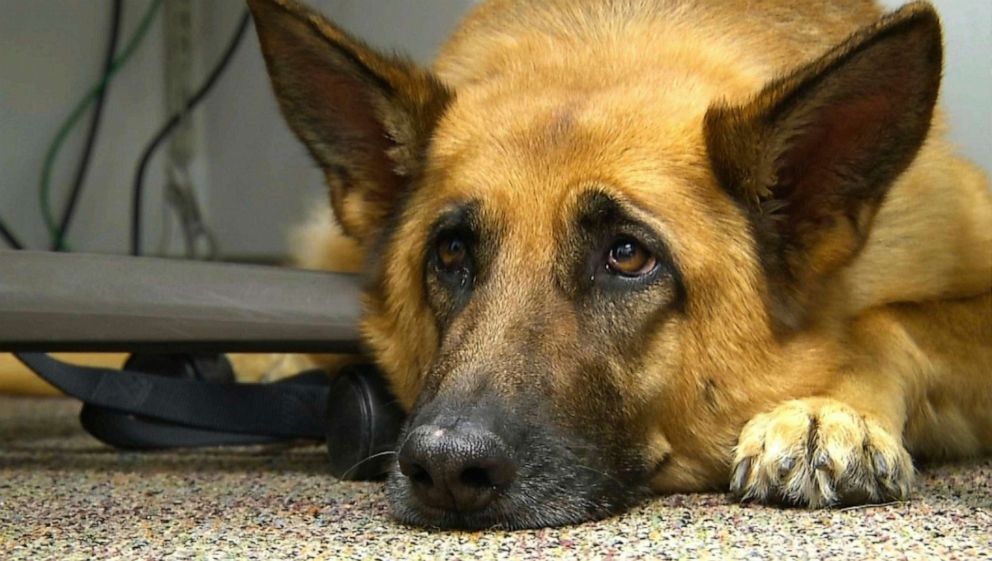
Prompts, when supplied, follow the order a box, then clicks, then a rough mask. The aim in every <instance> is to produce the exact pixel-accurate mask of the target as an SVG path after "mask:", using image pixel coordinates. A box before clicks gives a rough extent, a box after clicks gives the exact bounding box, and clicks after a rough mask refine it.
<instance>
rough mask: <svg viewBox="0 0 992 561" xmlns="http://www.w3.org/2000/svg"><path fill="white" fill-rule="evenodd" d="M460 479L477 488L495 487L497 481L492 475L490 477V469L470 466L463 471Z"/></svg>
mask: <svg viewBox="0 0 992 561" xmlns="http://www.w3.org/2000/svg"><path fill="white" fill-rule="evenodd" d="M460 479H461V480H462V483H463V484H464V485H466V486H468V487H475V488H480V489H481V488H486V487H495V486H496V485H495V483H493V480H492V478H491V477H489V470H487V469H486V468H484V467H477V466H473V467H469V468H466V469H465V471H463V472H462V474H461V476H460Z"/></svg>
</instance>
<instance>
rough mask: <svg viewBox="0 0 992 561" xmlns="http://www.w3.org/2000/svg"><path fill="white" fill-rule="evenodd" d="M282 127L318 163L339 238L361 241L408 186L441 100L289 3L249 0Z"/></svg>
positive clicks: (435, 87) (405, 67) (404, 68)
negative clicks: (287, 128)
mask: <svg viewBox="0 0 992 561" xmlns="http://www.w3.org/2000/svg"><path fill="white" fill-rule="evenodd" d="M249 6H250V7H251V11H252V14H253V16H254V18H255V24H256V29H257V31H258V36H259V41H260V43H261V46H262V53H263V55H264V57H265V61H266V65H267V68H268V70H269V75H270V77H271V78H272V85H273V88H274V90H275V93H276V98H277V100H278V101H279V106H280V108H281V109H282V112H283V115H284V116H285V117H286V120H287V122H288V123H289V125H290V128H291V129H292V130H293V131H294V132H295V133H296V135H297V136H298V137H299V138H300V139H301V140H302V141H303V143H304V145H305V146H306V148H307V150H308V151H309V152H310V154H311V156H313V158H314V160H315V161H316V162H317V163H318V164H319V165H320V167H321V169H322V170H323V171H324V174H325V176H326V178H327V183H328V186H329V187H330V194H331V203H332V206H333V208H334V212H335V215H336V217H337V219H338V221H339V222H340V223H341V226H342V228H343V230H344V231H345V233H347V234H349V235H351V236H352V237H355V238H358V239H365V238H367V237H370V236H371V235H372V234H373V233H374V232H375V231H376V230H377V229H378V228H379V227H380V226H381V224H382V223H383V222H384V220H385V219H386V217H387V216H388V215H389V213H390V212H391V210H392V209H393V206H394V205H395V204H396V201H397V200H398V199H399V198H400V195H401V194H402V192H403V191H404V190H405V189H406V188H407V186H409V185H410V183H411V182H412V181H413V180H415V179H416V176H417V175H418V174H419V172H420V170H421V168H422V166H423V159H424V157H425V152H426V147H427V145H428V144H429V141H430V137H431V135H432V133H433V128H434V126H435V125H436V123H437V121H438V119H439V118H440V115H441V113H442V112H443V110H444V108H445V106H446V104H447V102H448V100H449V98H450V95H449V93H448V91H447V89H446V88H445V87H444V86H442V85H441V83H440V82H439V81H438V80H437V79H436V78H435V77H434V76H433V75H432V74H431V73H430V72H428V71H426V70H424V69H422V68H420V67H418V66H417V65H415V64H413V63H412V62H410V61H409V60H407V59H404V58H401V57H395V56H387V55H384V54H381V53H379V52H378V51H376V50H374V49H372V48H370V47H369V46H368V45H366V44H364V43H362V42H361V41H359V40H357V39H355V38H353V37H351V36H350V35H348V34H347V33H345V32H344V31H342V30H341V29H339V28H337V27H336V26H335V25H333V24H332V23H331V22H329V21H328V20H326V19H325V18H323V17H322V16H321V15H320V14H318V13H316V12H314V11H312V10H310V9H308V8H306V7H305V6H302V5H301V4H298V3H297V2H295V1H292V0H249Z"/></svg>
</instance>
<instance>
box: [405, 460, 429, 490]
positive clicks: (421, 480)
mask: <svg viewBox="0 0 992 561" xmlns="http://www.w3.org/2000/svg"><path fill="white" fill-rule="evenodd" d="M407 477H409V478H410V480H411V481H413V482H414V483H416V484H418V485H426V486H428V487H430V486H431V485H434V480H433V479H431V474H430V473H428V472H427V470H426V469H424V468H422V467H420V466H418V465H416V464H414V466H413V469H412V470H411V473H410V475H408V476H407Z"/></svg>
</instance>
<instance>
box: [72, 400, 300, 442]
mask: <svg viewBox="0 0 992 561" xmlns="http://www.w3.org/2000/svg"><path fill="white" fill-rule="evenodd" d="M79 421H80V422H81V423H82V425H83V428H84V429H86V432H88V433H90V434H91V435H93V436H94V437H96V438H97V439H98V440H100V441H101V442H103V443H105V444H109V445H111V446H113V447H115V448H124V449H128V450H162V449H166V448H195V447H198V446H244V445H248V444H270V443H273V442H279V441H282V440H285V439H284V438H279V437H275V436H257V435H253V434H237V433H233V432H220V431H212V430H204V429H196V428H191V427H185V426H181V425H174V424H169V423H165V422H162V421H152V420H148V419H146V418H144V417H138V416H135V415H130V414H128V413H121V412H119V411H115V410H113V409H109V408H107V407H100V406H98V405H91V404H84V405H83V408H82V410H81V411H80V412H79Z"/></svg>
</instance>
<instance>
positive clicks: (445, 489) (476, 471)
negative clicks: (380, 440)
mask: <svg viewBox="0 0 992 561" xmlns="http://www.w3.org/2000/svg"><path fill="white" fill-rule="evenodd" d="M399 464H400V471H401V472H402V473H403V475H405V476H406V477H407V479H408V480H409V482H410V486H411V488H412V489H413V495H414V496H415V497H416V498H417V500H419V501H420V502H422V503H424V504H425V505H427V506H431V507H434V508H439V509H444V510H449V511H455V512H471V511H475V510H480V509H482V508H484V507H486V506H487V505H488V504H489V503H491V502H492V501H493V498H494V497H495V496H496V494H497V493H498V492H499V490H500V489H503V488H506V487H507V486H509V485H510V484H511V483H512V482H513V478H514V476H515V475H516V472H517V466H516V464H515V463H514V462H513V460H512V459H511V458H510V455H509V454H508V453H507V450H506V445H505V444H504V443H503V441H502V440H501V439H500V438H499V437H498V436H496V435H495V434H493V433H492V432H491V431H488V430H486V429H484V428H482V427H481V426H479V425H476V424H474V423H460V424H457V425H455V426H453V427H440V426H437V425H421V426H419V427H417V428H415V429H413V431H411V432H410V434H409V437H408V438H407V440H406V442H405V443H404V444H403V447H402V449H400V455H399Z"/></svg>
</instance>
